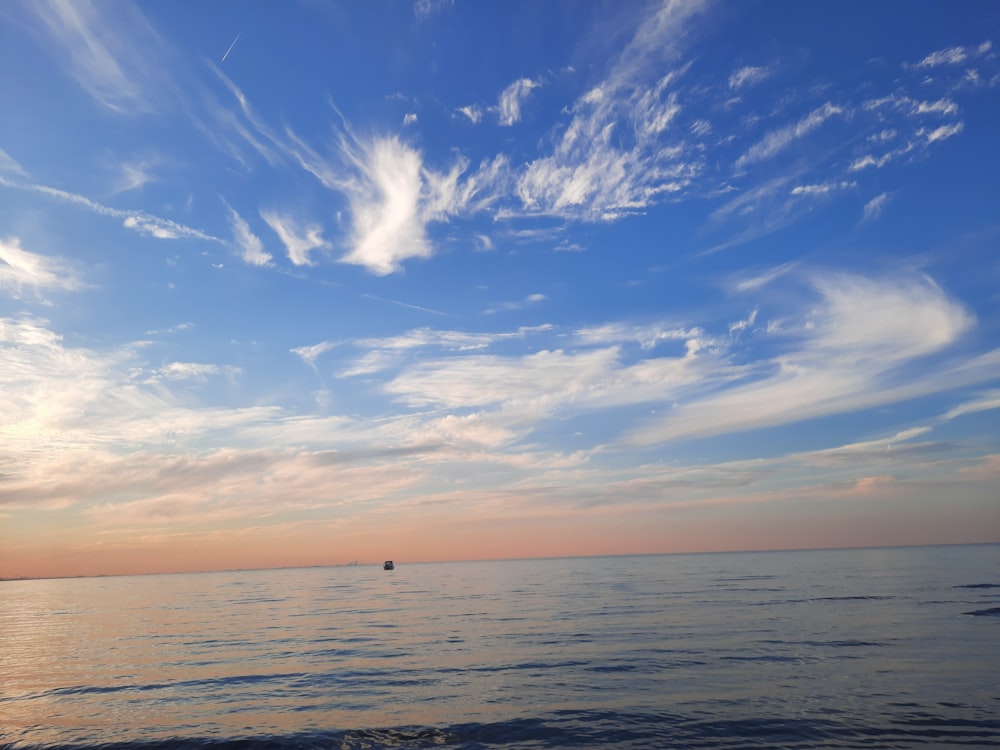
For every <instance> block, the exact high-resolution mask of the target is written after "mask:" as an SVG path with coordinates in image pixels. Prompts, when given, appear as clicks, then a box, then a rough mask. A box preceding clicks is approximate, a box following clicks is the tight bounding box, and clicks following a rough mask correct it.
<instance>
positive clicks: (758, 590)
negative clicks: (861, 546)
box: [0, 545, 1000, 749]
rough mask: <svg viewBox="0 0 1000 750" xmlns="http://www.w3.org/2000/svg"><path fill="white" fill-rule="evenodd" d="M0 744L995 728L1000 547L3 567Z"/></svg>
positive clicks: (885, 739) (575, 740) (405, 742)
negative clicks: (71, 571) (81, 572)
mask: <svg viewBox="0 0 1000 750" xmlns="http://www.w3.org/2000/svg"><path fill="white" fill-rule="evenodd" d="M0 636H2V645H3V649H2V653H0V676H2V682H0V747H2V748H10V747H17V748H69V747H74V748H87V747H99V746H108V745H112V746H119V747H130V748H164V749H165V748H179V747H208V746H218V747H222V746H224V747H226V748H234V749H235V748H240V747H244V746H245V747H248V748H249V747H255V748H256V747H261V748H269V747H302V748H307V747H308V748H314V747H315V748H319V747H330V748H378V747H392V748H423V747H453V748H667V747H676V748H735V747H739V748H765V747H787V748H798V747H802V748H805V747H828V748H848V747H865V748H870V747H918V746H931V747H998V746H1000V659H998V656H1000V546H998V545H977V546H968V547H922V548H895V549H869V550H833V551H809V552H767V553H732V554H703V555H665V556H648V557H645V556H644V557H613V558H585V559H559V560H523V561H506V562H477V563H441V564H406V563H405V561H397V567H396V570H395V571H391V572H386V571H383V570H382V569H381V566H357V567H338V568H309V569H287V570H269V571H244V572H226V573H202V574H196V575H164V576H135V577H110V578H91V579H63V580H39V581H12V582H5V583H2V584H0Z"/></svg>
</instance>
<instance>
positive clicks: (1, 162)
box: [0, 148, 27, 177]
mask: <svg viewBox="0 0 1000 750" xmlns="http://www.w3.org/2000/svg"><path fill="white" fill-rule="evenodd" d="M0 172H7V173H9V174H15V175H17V176H18V177H27V172H25V171H24V169H23V168H22V167H21V165H20V164H18V163H17V162H16V161H15V160H14V159H13V157H11V156H10V155H9V154H8V153H7V152H6V151H4V150H3V149H2V148H0Z"/></svg>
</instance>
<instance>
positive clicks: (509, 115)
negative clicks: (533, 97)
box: [470, 78, 542, 126]
mask: <svg viewBox="0 0 1000 750" xmlns="http://www.w3.org/2000/svg"><path fill="white" fill-rule="evenodd" d="M541 85H542V84H541V82H540V81H533V80H531V79H530V78H521V79H520V80H517V81H514V83H512V84H510V86H508V87H507V88H505V89H504V90H503V91H502V92H501V93H500V102H499V104H498V105H497V109H498V111H499V117H500V124H501V125H504V126H510V125H513V124H515V123H517V122H520V120H521V105H522V104H524V102H525V100H526V99H527V98H528V95H529V94H530V93H531V92H532V91H533V90H534V89H536V88H538V87H539V86H541ZM470 119H471V118H470Z"/></svg>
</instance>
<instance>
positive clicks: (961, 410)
mask: <svg viewBox="0 0 1000 750" xmlns="http://www.w3.org/2000/svg"><path fill="white" fill-rule="evenodd" d="M992 409H1000V389H994V390H990V391H985V392H983V393H981V394H979V395H978V396H977V397H976V398H974V399H972V400H970V401H965V402H963V403H961V404H959V405H958V406H956V407H955V408H953V409H949V410H948V412H947V413H946V414H945V415H944V417H943V419H955V418H956V417H960V416H963V415H965V414H975V413H977V412H981V411H991V410H992Z"/></svg>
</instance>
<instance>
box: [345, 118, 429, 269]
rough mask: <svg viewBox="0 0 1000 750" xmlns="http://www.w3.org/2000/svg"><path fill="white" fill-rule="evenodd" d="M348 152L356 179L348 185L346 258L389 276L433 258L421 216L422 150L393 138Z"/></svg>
mask: <svg viewBox="0 0 1000 750" xmlns="http://www.w3.org/2000/svg"><path fill="white" fill-rule="evenodd" d="M345 153H346V154H348V155H349V157H350V159H351V161H352V162H353V165H354V166H355V167H356V169H357V179H356V180H354V181H351V182H349V183H345V185H344V187H345V192H346V193H347V198H348V200H349V201H350V204H351V221H352V237H351V250H350V252H349V253H348V254H347V255H345V256H344V258H343V261H344V262H345V263H355V264H357V265H361V266H364V267H365V268H367V269H369V270H370V271H372V272H373V273H376V274H378V275H379V276H385V275H387V274H390V273H393V272H394V271H398V270H399V268H400V263H401V262H402V261H404V260H409V259H411V258H428V257H430V255H431V254H432V252H433V250H432V248H431V245H430V243H429V242H428V240H427V236H426V230H425V221H424V220H423V219H422V217H421V215H420V203H421V189H422V187H423V182H422V179H421V167H422V166H423V165H422V160H421V156H420V153H419V152H418V151H416V150H415V149H412V148H410V147H409V146H407V145H406V144H404V143H402V142H401V141H400V140H399V139H397V138H391V137H390V138H378V139H376V140H374V141H373V142H372V143H370V144H368V145H366V146H364V147H360V148H357V149H350V150H346V151H345Z"/></svg>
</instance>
